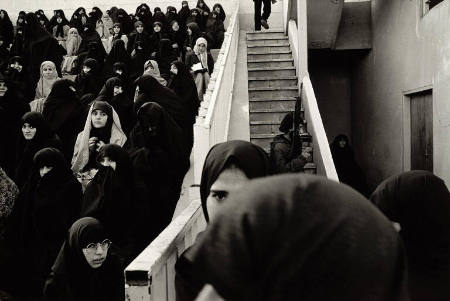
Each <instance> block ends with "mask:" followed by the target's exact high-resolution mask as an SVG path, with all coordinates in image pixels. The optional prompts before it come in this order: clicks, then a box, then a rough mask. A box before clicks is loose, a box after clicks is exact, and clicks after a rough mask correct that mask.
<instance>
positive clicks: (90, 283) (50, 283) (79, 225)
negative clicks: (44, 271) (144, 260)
mask: <svg viewBox="0 0 450 301" xmlns="http://www.w3.org/2000/svg"><path fill="white" fill-rule="evenodd" d="M66 233H67V232H66ZM114 244H115V242H113V241H112V240H111V238H110V236H109V235H108V234H107V232H105V230H104V228H103V225H102V224H101V223H100V222H99V221H98V220H96V219H95V218H92V217H84V218H81V219H79V220H77V221H76V222H75V223H74V224H73V225H72V227H70V229H69V231H68V233H67V234H66V240H65V242H64V244H63V245H62V247H61V250H60V251H59V254H58V257H57V259H56V261H55V264H54V265H53V267H52V272H51V274H50V275H49V276H48V278H47V281H46V283H45V286H44V295H45V298H46V300H51V301H60V300H68V301H94V300H98V301H119V300H120V301H122V300H124V299H125V294H124V292H125V290H124V287H123V284H124V279H123V269H124V265H123V264H122V261H121V259H120V258H119V257H118V256H117V255H115V254H114V252H112V251H113V248H114Z"/></svg>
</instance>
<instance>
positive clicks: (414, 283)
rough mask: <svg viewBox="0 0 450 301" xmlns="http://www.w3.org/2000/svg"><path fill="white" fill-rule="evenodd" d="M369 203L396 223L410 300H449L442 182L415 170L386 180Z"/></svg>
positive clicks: (449, 213) (449, 243) (448, 235)
mask: <svg viewBox="0 0 450 301" xmlns="http://www.w3.org/2000/svg"><path fill="white" fill-rule="evenodd" d="M370 199H371V201H372V202H374V203H375V204H376V205H377V206H378V208H379V209H380V210H381V211H382V212H383V213H384V214H385V215H386V216H387V217H388V218H389V219H390V220H392V221H394V222H397V223H399V224H400V227H401V230H400V236H401V237H402V239H403V241H404V244H405V247H406V254H407V257H408V272H409V291H410V294H411V300H449V299H450V285H449V284H450V230H449V223H450V193H449V191H448V189H447V187H446V185H445V183H444V181H443V180H442V179H440V178H439V177H437V176H435V175H433V174H432V173H430V172H428V171H422V170H415V171H409V172H404V173H401V174H397V175H394V176H391V177H389V178H388V179H386V180H385V181H383V182H382V183H381V184H380V185H379V186H378V188H377V189H376V190H375V192H374V193H373V194H372V196H371V198H370Z"/></svg>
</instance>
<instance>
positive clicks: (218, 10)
mask: <svg viewBox="0 0 450 301" xmlns="http://www.w3.org/2000/svg"><path fill="white" fill-rule="evenodd" d="M215 11H216V13H218V14H220V7H219V6H216V8H215Z"/></svg>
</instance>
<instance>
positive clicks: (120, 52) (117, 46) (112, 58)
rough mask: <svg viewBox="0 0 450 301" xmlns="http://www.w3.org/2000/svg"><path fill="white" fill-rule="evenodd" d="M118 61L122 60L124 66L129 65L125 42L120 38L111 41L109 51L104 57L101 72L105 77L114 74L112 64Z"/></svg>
mask: <svg viewBox="0 0 450 301" xmlns="http://www.w3.org/2000/svg"><path fill="white" fill-rule="evenodd" d="M118 62H122V63H124V64H125V65H126V66H129V65H130V62H131V59H130V54H129V53H128V52H127V50H126V48H125V42H124V41H123V40H121V39H117V40H115V41H114V42H113V45H112V48H111V51H110V52H109V54H108V56H107V57H106V61H105V68H103V69H104V70H103V74H105V75H106V77H110V76H112V75H114V73H113V65H114V64H115V63H118Z"/></svg>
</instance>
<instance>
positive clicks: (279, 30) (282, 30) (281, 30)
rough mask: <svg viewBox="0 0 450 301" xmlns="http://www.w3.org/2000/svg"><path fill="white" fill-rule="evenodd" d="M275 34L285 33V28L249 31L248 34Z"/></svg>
mask: <svg viewBox="0 0 450 301" xmlns="http://www.w3.org/2000/svg"><path fill="white" fill-rule="evenodd" d="M273 32H282V33H284V29H283V28H271V29H267V30H264V31H261V30H249V31H247V34H268V33H273Z"/></svg>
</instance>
